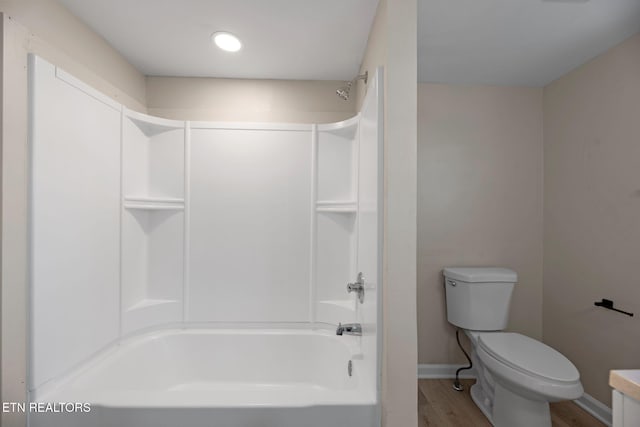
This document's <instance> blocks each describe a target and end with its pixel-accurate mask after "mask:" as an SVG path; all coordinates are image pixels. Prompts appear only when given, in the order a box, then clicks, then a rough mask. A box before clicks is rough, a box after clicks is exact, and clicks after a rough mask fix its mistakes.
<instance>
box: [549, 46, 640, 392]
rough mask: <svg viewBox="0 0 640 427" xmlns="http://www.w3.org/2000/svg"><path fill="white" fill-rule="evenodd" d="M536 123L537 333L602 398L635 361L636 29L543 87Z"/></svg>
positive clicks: (638, 202) (639, 309)
mask: <svg viewBox="0 0 640 427" xmlns="http://www.w3.org/2000/svg"><path fill="white" fill-rule="evenodd" d="M544 123H545V132H544V133H545V135H544V139H545V141H544V150H545V153H544V162H545V171H544V173H545V184H544V204H545V208H544V215H545V216H544V219H545V224H544V245H545V246H544V248H545V250H544V305H543V307H544V315H543V320H544V341H545V342H546V343H548V344H549V345H551V346H553V347H555V348H556V349H558V350H559V351H561V352H562V353H563V354H565V355H566V356H567V357H568V358H569V359H571V360H572V361H573V362H574V363H575V364H576V366H577V367H578V369H579V370H580V374H581V377H582V382H583V384H584V386H585V390H586V392H587V393H589V394H591V395H592V396H594V397H595V398H597V399H599V400H601V401H602V402H605V403H607V404H609V403H610V394H611V391H610V389H609V387H608V386H607V375H608V371H609V370H610V369H624V368H635V369H637V368H639V367H640V284H639V282H640V279H639V278H638V265H639V260H640V34H638V35H636V36H634V37H632V38H631V39H629V40H627V41H626V42H624V43H622V44H621V45H619V46H617V47H615V48H613V49H612V50H610V51H608V52H607V53H605V54H603V55H601V56H600V57H598V58H596V59H594V60H593V61H591V62H589V63H587V64H586V65H584V66H582V67H580V68H579V69H577V70H575V71H573V72H571V73H569V74H568V75H566V76H564V77H562V78H561V79H559V80H557V81H555V82H554V83H552V84H550V85H549V86H547V87H546V88H545V90H544ZM601 298H609V299H612V300H614V301H615V303H616V305H617V306H619V307H620V308H622V309H624V310H628V311H632V312H635V313H636V316H635V317H627V316H624V315H621V314H618V313H615V312H612V311H608V310H604V309H601V308H597V307H594V305H593V302H594V301H597V300H600V299H601Z"/></svg>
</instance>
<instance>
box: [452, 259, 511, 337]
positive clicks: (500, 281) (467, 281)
mask: <svg viewBox="0 0 640 427" xmlns="http://www.w3.org/2000/svg"><path fill="white" fill-rule="evenodd" d="M443 274H444V282H445V290H446V291H445V292H446V300H447V320H448V321H449V323H451V324H453V325H455V326H458V327H460V328H463V329H469V330H473V331H501V330H503V329H505V328H506V327H507V321H508V320H509V305H510V304H511V293H512V291H513V286H514V285H515V283H516V282H517V281H518V275H517V273H516V272H515V271H513V270H509V269H506V268H493V267H448V268H445V269H444V271H443Z"/></svg>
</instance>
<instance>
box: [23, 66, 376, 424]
mask: <svg viewBox="0 0 640 427" xmlns="http://www.w3.org/2000/svg"><path fill="white" fill-rule="evenodd" d="M374 74H375V75H373V76H371V73H370V77H372V78H371V79H370V80H372V81H371V82H370V84H369V88H368V90H367V94H366V96H365V100H364V103H363V107H362V110H361V111H360V113H358V114H357V115H356V116H355V117H353V118H351V119H349V120H346V121H343V122H339V123H331V124H275V123H267V124H260V123H219V122H190V121H175V120H167V119H161V118H156V117H152V116H148V115H145V114H141V113H138V112H134V111H131V110H128V109H127V108H125V107H123V106H122V105H120V104H119V103H117V102H116V101H114V100H113V99H110V98H108V97H107V96H105V95H103V94H101V93H100V92H98V91H96V90H94V89H92V88H91V87H89V86H87V85H86V84H85V83H83V82H81V81H79V80H78V79H76V78H75V77H73V76H71V75H69V74H68V73H66V72H64V70H61V69H59V68H57V67H55V66H54V65H52V64H50V63H48V62H46V61H44V60H42V59H41V58H38V57H36V56H33V57H31V58H30V91H31V138H30V140H31V141H30V150H31V165H30V166H31V185H30V188H31V206H30V223H31V250H30V253H31V268H30V275H31V310H30V313H31V321H30V324H31V327H30V364H29V378H28V380H29V399H30V401H31V402H50V403H62V402H64V403H67V402H73V403H75V402H82V403H89V404H90V411H88V412H86V411H84V412H81V411H78V412H64V411H62V412H59V413H30V414H29V424H30V426H31V427H63V426H64V427H111V426H123V427H126V426H132V427H133V426H136V427H146V426H149V427H151V426H154V427H163V426H166V427H169V426H171V427H174V426H178V425H179V426H181V427H201V426H221V427H300V426H305V427H324V426H329V425H336V426H340V425H344V426H347V425H348V426H352V427H374V426H379V424H380V415H379V407H380V405H379V402H380V396H379V390H380V345H381V339H380V333H381V328H380V320H381V315H380V296H381V295H380V288H381V286H380V278H381V273H380V253H381V244H380V237H381V228H380V202H381V200H380V189H381V185H380V183H381V167H380V165H381V142H380V141H381V129H380V126H381V119H380V117H381V113H382V110H381V107H380V106H381V88H380V83H381V81H382V80H381V70H378V71H377V72H376V73H374ZM358 273H362V275H361V276H359V275H358ZM359 277H362V280H358V278H359ZM349 282H350V283H351V287H350V289H349V290H348V289H347V283H349ZM360 284H362V286H360ZM360 288H362V292H359V291H358V290H359V289H360ZM340 323H342V325H341V326H339V324H340ZM337 332H338V333H337ZM343 332H344V333H343ZM339 333H340V334H339Z"/></svg>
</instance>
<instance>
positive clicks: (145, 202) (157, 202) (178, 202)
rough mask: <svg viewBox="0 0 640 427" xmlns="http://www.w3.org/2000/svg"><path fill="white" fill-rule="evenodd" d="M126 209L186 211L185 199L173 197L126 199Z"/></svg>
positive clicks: (124, 204)
mask: <svg viewBox="0 0 640 427" xmlns="http://www.w3.org/2000/svg"><path fill="white" fill-rule="evenodd" d="M123 206H124V207H125V209H140V210H147V211H181V210H184V199H179V198H171V197H125V198H124V203H123Z"/></svg>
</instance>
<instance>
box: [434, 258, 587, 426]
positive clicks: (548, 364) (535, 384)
mask: <svg viewBox="0 0 640 427" xmlns="http://www.w3.org/2000/svg"><path fill="white" fill-rule="evenodd" d="M444 275H445V287H446V298H447V318H448V320H449V322H450V323H452V324H454V325H456V326H458V327H459V328H461V329H463V330H464V331H465V334H466V335H467V336H468V337H469V339H470V341H471V344H472V347H473V351H472V353H471V358H472V362H473V365H474V367H475V368H476V375H477V378H478V380H477V382H476V384H474V385H473V386H472V387H471V397H472V399H473V401H474V402H475V404H476V405H477V406H478V407H479V408H480V409H481V411H482V413H483V414H484V415H485V416H486V417H487V418H488V419H489V421H490V422H491V423H492V424H493V425H494V426H495V427H551V415H550V412H549V402H557V401H562V400H571V399H577V398H579V397H580V396H582V394H583V388H582V384H581V382H580V373H579V372H578V370H577V369H576V367H575V366H574V365H573V363H571V361H569V359H567V358H566V357H565V356H563V355H562V354H561V353H560V352H558V351H556V350H554V349H553V348H551V347H549V346H548V345H546V344H543V343H541V342H540V341H537V340H535V339H533V338H530V337H527V336H525V335H521V334H517V333H512V332H502V330H503V329H505V327H506V323H507V319H508V310H509V305H510V300H511V292H512V290H513V287H514V285H515V283H516V282H517V275H516V273H515V272H513V271H511V270H507V269H500V268H446V269H445V270H444Z"/></svg>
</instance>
